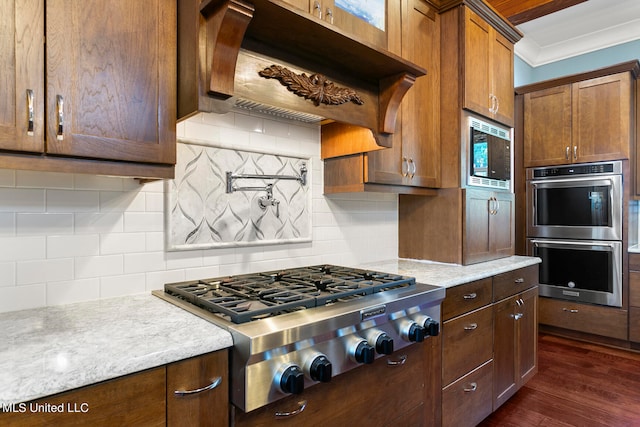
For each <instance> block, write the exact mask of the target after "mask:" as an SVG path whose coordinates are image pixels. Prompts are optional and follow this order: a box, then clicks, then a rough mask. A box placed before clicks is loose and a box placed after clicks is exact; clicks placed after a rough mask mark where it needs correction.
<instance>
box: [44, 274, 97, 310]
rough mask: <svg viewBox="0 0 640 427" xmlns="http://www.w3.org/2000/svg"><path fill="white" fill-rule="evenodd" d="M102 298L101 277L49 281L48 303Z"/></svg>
mask: <svg viewBox="0 0 640 427" xmlns="http://www.w3.org/2000/svg"><path fill="white" fill-rule="evenodd" d="M99 298H100V279H98V278H92V279H83V280H69V281H64V282H49V283H47V304H48V305H60V304H71V303H74V302H81V301H92V300H97V299H99Z"/></svg>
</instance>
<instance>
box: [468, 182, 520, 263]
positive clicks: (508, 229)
mask: <svg viewBox="0 0 640 427" xmlns="http://www.w3.org/2000/svg"><path fill="white" fill-rule="evenodd" d="M465 193H466V196H465V216H464V223H463V229H464V244H463V258H464V263H465V264H473V263H477V262H482V261H488V260H491V259H496V258H503V257H506V256H509V255H513V253H514V249H515V226H514V224H513V220H514V218H515V216H514V208H515V204H514V197H513V194H512V193H507V192H497V191H496V192H492V191H486V190H477V189H467V190H466V191H465Z"/></svg>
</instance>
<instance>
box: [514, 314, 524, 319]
mask: <svg viewBox="0 0 640 427" xmlns="http://www.w3.org/2000/svg"><path fill="white" fill-rule="evenodd" d="M523 316H524V314H522V313H516V314H512V315H511V317H513V320H520V319H522V317H523Z"/></svg>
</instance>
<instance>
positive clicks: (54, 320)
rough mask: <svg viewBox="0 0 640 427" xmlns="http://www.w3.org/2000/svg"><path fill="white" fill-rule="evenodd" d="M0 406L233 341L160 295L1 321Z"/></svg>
mask: <svg viewBox="0 0 640 427" xmlns="http://www.w3.org/2000/svg"><path fill="white" fill-rule="evenodd" d="M0 342H1V343H2V346H1V347H0V384H2V387H1V388H0V405H2V404H9V403H19V402H25V401H29V400H33V399H37V398H41V397H44V396H48V395H52V394H55V393H60V392H63V391H66V390H71V389H74V388H77V387H82V386H85V385H88V384H93V383H96V382H99V381H104V380H108V379H111V378H115V377H119V376H122V375H126V374H130V373H134V372H137V371H142V370H144V369H149V368H153V367H156V366H161V365H164V364H167V363H171V362H175V361H178V360H182V359H186V358H189V357H192V356H197V355H200V354H204V353H208V352H211V351H216V350H221V349H224V348H228V347H231V346H232V345H233V341H232V338H231V334H229V333H228V332H227V331H225V330H224V329H221V328H219V327H217V326H215V325H214V324H212V323H210V322H207V321H206V320H203V319H201V318H199V317H197V316H195V315H193V314H191V313H189V312H187V311H185V310H182V309H181V308H178V307H175V306H173V305H171V304H170V303H168V302H165V301H162V300H161V299H160V298H158V297H155V296H153V295H150V294H149V295H136V296H127V297H120V298H112V299H105V300H99V301H91V302H83V303H76V304H69V305H63V306H53V307H45V308H40V309H32V310H22V311H14V312H9V313H1V314H0Z"/></svg>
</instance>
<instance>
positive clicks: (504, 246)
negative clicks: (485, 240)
mask: <svg viewBox="0 0 640 427" xmlns="http://www.w3.org/2000/svg"><path fill="white" fill-rule="evenodd" d="M493 197H494V198H495V200H494V203H493V207H492V209H493V214H492V215H491V212H490V215H489V219H490V220H491V222H490V223H489V226H490V230H489V232H490V237H491V252H492V253H493V255H494V257H495V258H501V257H507V256H511V255H513V254H514V252H515V244H516V234H515V232H516V231H515V230H516V227H515V224H514V221H515V202H514V195H513V193H506V192H495V193H493Z"/></svg>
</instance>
